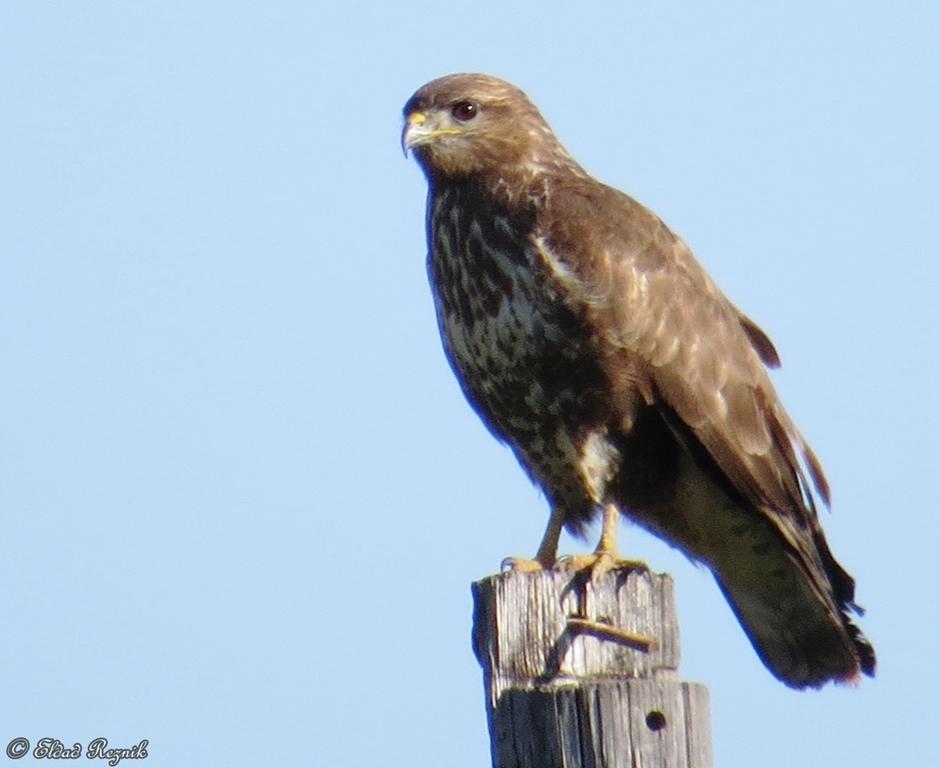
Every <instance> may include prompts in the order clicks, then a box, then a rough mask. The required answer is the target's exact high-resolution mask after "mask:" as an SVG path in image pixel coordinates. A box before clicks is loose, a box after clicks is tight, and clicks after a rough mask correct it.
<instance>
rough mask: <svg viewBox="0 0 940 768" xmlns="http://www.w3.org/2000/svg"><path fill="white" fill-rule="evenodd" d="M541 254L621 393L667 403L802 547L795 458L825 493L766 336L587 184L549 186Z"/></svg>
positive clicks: (641, 212) (701, 275)
mask: <svg viewBox="0 0 940 768" xmlns="http://www.w3.org/2000/svg"><path fill="white" fill-rule="evenodd" d="M542 247H543V252H544V254H545V257H546V258H547V260H548V261H549V262H550V263H549V266H550V267H551V268H552V269H554V271H555V272H556V276H557V277H559V278H561V280H562V282H563V283H564V284H565V288H566V291H567V292H568V296H569V298H570V299H571V300H573V301H574V303H576V304H580V306H581V308H582V311H583V312H584V313H585V316H586V320H587V322H588V325H589V327H591V328H593V329H595V333H597V334H598V335H599V336H600V337H601V338H598V345H599V347H601V348H604V349H606V350H607V351H606V355H607V356H608V357H611V358H612V359H613V358H616V360H615V366H613V367H616V368H618V370H619V375H620V378H621V381H620V382H619V383H618V382H615V384H614V386H615V389H618V388H619V396H622V397H624V398H631V397H632V398H635V397H636V393H637V391H639V392H640V394H641V395H642V397H643V398H645V400H646V401H647V402H648V403H650V404H652V403H655V402H662V403H664V404H665V405H666V406H668V408H669V409H670V410H671V411H672V412H673V413H674V414H675V415H676V417H677V418H678V419H680V420H681V422H682V424H684V425H685V426H686V427H687V428H688V429H689V430H690V431H691V433H692V434H693V435H694V437H695V439H696V440H697V441H698V442H699V443H700V444H701V446H702V447H703V448H704V449H705V450H706V451H707V453H708V454H709V455H710V456H711V458H712V459H713V460H714V462H715V464H716V465H717V467H718V468H719V469H720V471H721V472H722V473H723V474H724V475H725V477H726V478H727V480H728V481H729V482H730V484H731V485H732V486H733V488H734V489H735V491H736V492H737V493H738V494H740V496H742V497H743V498H744V499H745V500H746V501H747V502H749V505H750V506H752V507H753V508H755V509H757V510H760V511H761V512H763V513H764V514H765V515H767V516H768V517H770V518H771V519H772V520H773V521H774V522H775V524H776V525H777V526H778V527H779V528H780V529H781V532H782V533H783V534H784V536H785V537H786V539H787V540H788V541H790V543H791V544H792V545H793V546H794V548H796V549H798V550H801V549H803V547H802V546H800V542H801V540H803V539H804V537H805V531H806V529H807V528H808V527H809V528H811V529H814V530H815V528H816V521H815V512H814V509H813V505H812V498H811V496H812V494H811V488H810V484H809V483H808V482H807V480H806V476H805V473H804V470H803V467H802V466H801V460H800V459H801V458H802V459H803V461H804V462H805V464H806V467H807V469H808V471H809V474H810V477H811V478H812V481H813V484H814V485H815V487H816V490H817V491H818V493H819V494H820V496H821V497H822V498H823V499H825V500H826V501H827V502H828V497H829V490H828V486H827V485H826V481H825V479H824V477H823V474H822V471H821V469H820V467H819V464H818V461H817V460H816V458H815V456H814V455H813V453H812V452H811V451H810V449H809V448H808V446H807V445H806V443H805V441H804V440H803V438H802V436H801V435H800V434H799V432H798V431H797V429H796V427H795V426H794V424H793V422H792V421H791V420H790V418H789V417H788V416H787V414H786V412H785V411H784V410H783V407H782V405H781V404H780V401H779V399H778V397H777V395H776V393H775V391H774V388H773V385H772V384H771V382H770V379H769V377H768V375H767V371H766V369H765V367H764V363H765V362H766V363H767V364H770V365H773V364H775V363H777V362H779V358H778V357H777V354H776V350H775V349H774V347H773V345H772V344H771V342H770V340H769V339H768V338H767V337H766V335H764V333H763V332H762V331H761V330H760V329H759V328H758V327H757V326H756V325H755V324H754V323H753V322H752V321H751V320H750V319H748V318H747V317H746V316H744V315H743V314H742V313H741V312H740V311H739V310H738V309H737V308H736V307H734V305H733V304H731V303H730V302H729V301H728V300H727V299H726V298H725V297H724V295H723V294H722V293H721V292H720V290H719V289H718V288H717V286H716V285H715V284H714V282H713V281H712V280H711V278H710V277H709V276H708V275H707V274H706V273H705V271H704V270H703V269H702V268H701V266H700V265H699V264H698V262H696V261H695V259H694V257H693V256H692V254H691V252H690V251H689V249H688V247H687V246H686V245H685V244H684V243H683V242H682V240H681V239H679V238H678V237H676V236H675V235H674V234H673V233H672V232H671V231H670V230H669V229H668V228H667V227H666V226H665V224H663V222H662V221H661V220H660V219H658V218H657V217H656V216H655V215H654V214H652V213H651V212H650V211H648V210H647V209H646V208H644V207H643V206H641V205H640V204H639V203H637V202H635V201H634V200H632V199H630V198H629V197H627V196H626V195H623V194H622V193H620V192H618V191H616V190H614V189H611V188H609V187H605V186H603V185H600V184H599V183H597V182H592V181H590V180H586V179H565V180H559V183H558V184H557V185H556V186H555V187H552V190H551V197H550V205H549V206H548V208H547V211H546V216H545V218H544V221H543V241H542ZM617 394H618V393H615V395H617ZM801 532H802V535H801Z"/></svg>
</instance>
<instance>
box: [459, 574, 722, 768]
mask: <svg viewBox="0 0 940 768" xmlns="http://www.w3.org/2000/svg"><path fill="white" fill-rule="evenodd" d="M473 595H474V630H473V643H474V651H475V653H476V655H477V658H478V659H479V661H480V664H481V666H482V667H483V672H484V682H485V686H486V704H487V714H488V722H489V727H490V742H491V750H492V757H493V765H494V766H495V767H496V768H556V767H557V768H648V767H652V766H656V767H657V768H711V765H712V756H711V739H710V733H709V716H708V691H707V689H706V688H705V687H704V686H701V685H697V684H694V683H681V682H679V680H678V674H677V668H678V665H679V633H678V627H677V623H676V618H675V608H674V603H673V593H672V580H671V579H670V578H669V577H668V576H666V575H663V574H652V573H650V572H648V571H645V570H626V569H623V570H616V571H612V572H609V573H607V574H604V575H603V576H601V577H599V578H598V579H597V580H590V579H588V578H586V575H585V574H583V573H566V572H563V571H543V572H536V573H516V572H508V573H502V574H499V575H496V576H490V577H488V578H486V579H483V580H482V581H479V582H477V583H475V584H474V585H473ZM570 617H576V618H577V619H580V620H581V621H582V622H588V623H596V624H600V625H601V626H602V627H603V626H610V627H613V628H615V629H617V630H626V631H627V632H628V633H630V634H635V635H641V636H646V637H648V638H649V639H651V640H652V641H653V645H652V646H651V648H650V649H649V650H648V651H643V650H639V649H637V648H636V647H633V646H631V645H630V644H627V643H625V642H618V641H617V640H616V637H615V633H611V634H608V633H605V632H599V633H592V632H585V631H583V630H582V629H572V628H571V627H570V626H569V624H568V619H569V618H570Z"/></svg>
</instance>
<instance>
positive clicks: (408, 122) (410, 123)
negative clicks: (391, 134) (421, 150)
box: [401, 112, 431, 157]
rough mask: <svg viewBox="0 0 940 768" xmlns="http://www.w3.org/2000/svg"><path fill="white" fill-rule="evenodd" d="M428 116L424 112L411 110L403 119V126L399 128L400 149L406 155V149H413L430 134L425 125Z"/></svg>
mask: <svg viewBox="0 0 940 768" xmlns="http://www.w3.org/2000/svg"><path fill="white" fill-rule="evenodd" d="M427 122H428V116H427V115H426V114H424V112H412V113H411V114H410V115H408V117H407V118H406V119H405V127H404V128H402V130H401V151H402V152H403V153H404V155H405V157H408V150H409V149H414V148H415V147H416V146H418V145H419V144H421V143H422V141H423V140H425V139H427V138H428V137H429V135H430V133H431V132H430V131H429V130H428V129H427V128H426V127H425V125H426V124H427Z"/></svg>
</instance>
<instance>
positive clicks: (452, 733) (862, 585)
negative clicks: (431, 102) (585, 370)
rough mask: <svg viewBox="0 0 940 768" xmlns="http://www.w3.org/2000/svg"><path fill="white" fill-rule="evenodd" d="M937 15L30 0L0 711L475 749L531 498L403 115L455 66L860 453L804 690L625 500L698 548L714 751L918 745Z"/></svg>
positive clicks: (10, 724) (204, 752)
mask: <svg viewBox="0 0 940 768" xmlns="http://www.w3.org/2000/svg"><path fill="white" fill-rule="evenodd" d="M575 6H577V9H575ZM938 37H940V6H938V5H937V4H936V3H933V2H929V0H923V1H922V2H900V3H894V4H888V3H866V2H844V3H818V2H794V1H791V2H785V3H784V2H768V3H754V2H687V3H676V2H656V3H653V2H645V3H635V2H612V1H611V2H606V3H592V2H584V3H580V4H574V3H564V4H561V3H536V2H534V1H531V2H524V3H510V2H505V1H504V0H501V1H500V2H494V1H493V0H479V2H475V3H462V4H460V3H458V4H453V3H449V4H448V3H444V4H441V3H428V2H409V3H377V2H373V3H365V4H357V3H347V4H340V3H335V4H332V5H328V6H324V5H323V4H315V3H309V2H272V3H242V2H228V3H222V2H215V3H211V2H185V3H182V2H167V1H164V2H133V3H131V2H94V3H85V2H69V3H63V2H59V3H52V2H39V1H38V0H34V1H31V2H6V3H4V4H3V6H2V8H0V104H2V112H0V254H2V255H0V360H2V366H3V375H2V377H0V398H2V402H3V404H4V407H3V409H2V411H0V413H2V416H0V419H2V421H0V424H2V428H0V434H2V437H0V516H2V517H0V519H2V528H0V530H2V532H3V533H2V536H0V584H2V589H0V616H2V632H0V638H2V639H0V680H2V682H3V685H2V691H3V692H2V694H0V746H5V744H6V743H7V742H8V741H9V740H10V739H13V738H14V737H17V736H25V737H27V738H29V739H31V740H36V739H38V738H40V737H42V736H54V737H58V738H60V739H62V740H63V741H64V742H66V743H67V744H71V743H72V742H74V741H79V742H82V743H87V742H88V741H90V740H91V739H93V738H94V737H96V736H105V737H107V738H109V739H110V740H111V741H112V743H114V744H118V745H120V744H128V745H129V744H133V743H136V742H137V741H138V740H140V739H142V738H147V739H149V740H150V745H151V746H150V754H151V756H150V758H149V759H148V760H147V761H146V762H144V763H141V764H142V765H146V766H148V767H149V766H202V765H225V766H233V767H237V766H257V765H275V764H277V765H297V766H317V767H322V768H334V766H335V767H337V768H339V767H341V766H342V767H345V766H350V767H352V766H361V765H387V766H408V767H409V768H413V766H435V767H436V766H441V765H447V766H454V767H455V768H470V767H471V766H472V767H473V768H479V766H483V765H486V764H488V760H489V753H488V742H487V736H486V726H485V722H484V716H483V691H482V683H481V679H480V674H479V670H478V668H477V665H476V662H475V661H474V659H473V656H472V654H471V650H470V642H469V635H470V589H469V585H470V582H471V581H472V580H474V579H477V578H479V577H482V576H485V575H487V574H489V573H492V572H493V571H495V570H496V569H497V567H498V564H499V562H500V560H501V559H502V558H503V557H504V556H506V555H519V554H528V553H532V552H533V551H534V548H535V547H536V545H537V543H538V540H539V537H540V535H541V532H542V529H543V526H544V523H545V519H546V514H547V510H546V507H545V503H544V501H543V500H542V499H541V498H540V497H539V495H538V493H537V492H536V491H535V490H534V489H533V488H532V487H531V486H530V485H529V484H528V481H527V480H526V479H525V477H524V475H523V473H522V472H521V471H520V470H519V469H518V468H517V467H516V466H515V463H514V461H513V459H512V458H511V456H510V455H509V453H508V451H507V450H506V449H504V448H502V447H500V446H499V445H497V444H496V443H495V442H494V441H493V440H492V439H491V438H490V437H489V435H488V434H486V432H485V431H484V429H483V428H482V427H481V426H480V425H479V423H478V422H477V419H476V416H475V415H474V414H473V413H472V412H471V410H470V409H469V408H468V407H467V406H466V404H465V403H464V402H463V400H462V397H461V395H460V393H459V390H458V388H457V386H456V384H455V383H454V381H453V380H452V377H451V374H450V371H449V370H448V368H447V365H446V364H445V362H444V358H443V355H442V353H441V351H440V345H439V341H438V338H437V330H436V327H435V322H434V317H433V312H432V307H431V300H430V295H429V291H428V287H427V283H426V278H425V270H424V252H425V246H424V225H423V215H424V214H423V207H424V195H425V187H424V181H423V179H422V177H421V175H420V172H419V171H418V169H417V167H416V165H415V164H414V163H413V162H412V161H406V160H404V159H403V158H402V156H401V151H400V148H399V146H398V139H399V130H400V125H401V117H400V109H401V106H402V104H403V103H404V101H405V100H406V99H407V97H408V96H409V95H410V94H411V93H412V92H413V91H414V90H415V89H416V88H417V87H418V86H420V85H421V84H422V83H424V82H425V81H427V80H430V79H431V78H433V77H436V76H439V75H442V74H446V73H449V72H454V71H467V70H470V71H484V72H490V73H493V74H497V75H500V76H503V77H505V78H507V79H510V80H512V81H514V82H516V83H518V84H519V85H520V86H522V87H523V88H524V89H525V90H527V91H528V92H529V94H530V95H531V96H532V98H533V99H534V100H535V101H536V102H537V103H538V104H539V106H540V107H541V109H542V111H543V113H544V114H545V115H546V117H547V118H548V119H549V121H550V122H551V123H552V124H553V125H554V127H555V129H556V131H557V132H558V134H559V135H560V137H561V138H562V140H563V141H564V142H565V143H566V145H567V146H568V148H569V149H570V150H571V151H572V153H573V154H574V155H575V156H576V157H577V158H579V159H580V160H581V162H582V163H583V164H584V165H585V166H586V167H587V168H588V169H590V170H592V171H593V172H594V173H595V174H596V175H598V176H599V177H600V178H602V179H603V180H605V181H607V182H609V183H612V184H614V185H616V186H618V187H620V188H622V189H624V190H625V191H627V192H628V193H630V194H632V195H633V196H634V197H637V198H638V199H640V200H641V201H643V202H644V203H646V204H647V205H649V206H651V207H652V208H653V209H654V210H656V211H657V212H658V213H659V214H660V215H662V216H663V217H664V218H665V220H666V221H667V222H668V223H669V224H670V225H671V226H673V227H674V228H675V229H676V230H677V231H679V232H680V233H681V234H682V235H683V236H684V237H685V238H686V240H687V241H688V242H689V243H690V244H691V245H692V247H693V249H694V250H695V251H696V253H697V255H698V257H699V258H700V259H701V260H702V261H703V262H704V263H705V264H706V266H707V267H708V268H709V270H710V271H711V272H712V274H713V275H714V276H715V277H716V279H717V280H718V282H719V283H720V284H721V285H722V287H723V288H724V289H725V291H726V292H727V293H728V294H729V296H730V297H731V298H732V299H733V300H734V301H735V302H736V303H738V304H739V305H740V306H741V307H742V308H743V309H744V310H745V311H747V312H748V313H749V314H750V315H751V316H753V317H754V318H755V319H756V320H757V321H758V322H759V323H760V324H761V325H762V326H763V327H764V328H765V329H766V330H767V332H768V333H769V334H770V335H771V336H772V338H773V339H774V340H775V342H776V343H777V346H778V348H779V349H780V352H781V354H782V356H783V360H784V369H783V370H782V371H781V372H780V373H779V374H778V375H777V376H776V379H775V380H776V382H777V383H778V386H779V388H780V390H781V392H782V394H783V396H784V399H785V402H786V403H787V405H788V407H789V409H790V411H791V412H792V414H793V415H794V417H795V418H796V420H797V421H798V422H799V424H800V425H801V427H802V429H803V431H804V432H805V434H806V435H807V437H808V438H809V439H810V440H811V442H812V443H813V445H814V447H815V448H816V450H817V452H818V453H819V455H820V457H821V458H822V459H823V462H824V464H825V467H826V470H827V472H828V474H829V478H830V480H831V482H832V485H833V489H834V505H833V513H832V514H831V515H829V514H828V513H826V519H825V524H826V527H827V530H828V532H829V535H830V539H831V542H832V544H833V547H834V549H835V551H836V552H837V554H838V557H839V558H840V559H841V560H842V561H843V562H844V563H845V565H846V566H847V567H848V568H849V570H850V571H851V572H852V573H853V574H854V575H855V576H856V578H857V580H858V583H859V591H858V598H859V600H860V602H861V603H862V604H864V605H865V606H866V607H867V608H868V611H869V612H868V615H867V616H866V617H865V619H864V628H865V630H866V631H867V633H868V634H869V636H870V637H871V638H872V640H873V641H874V643H875V644H876V646H877V648H878V651H879V660H880V669H879V677H878V679H876V680H874V681H871V680H867V679H866V680H865V681H864V682H863V683H862V685H861V686H860V687H858V688H857V689H835V688H830V689H827V690H825V691H823V692H820V693H804V694H798V693H795V692H792V691H790V690H787V689H786V688H784V687H783V686H782V685H780V684H779V683H778V682H776V681H775V680H774V679H773V678H771V676H770V675H769V674H768V673H767V672H766V671H765V670H764V668H763V667H762V666H761V664H760V662H759V661H758V660H757V658H756V656H755V655H754V653H753V652H752V651H751V648H750V646H749V645H748V643H747V641H746V639H745V637H744V635H743V633H742V632H741V631H740V629H739V628H738V626H737V624H736V622H735V620H734V618H733V616H732V614H731V612H730V610H729V609H728V608H727V607H726V605H725V603H724V600H723V599H722V598H721V596H720V594H719V593H718V590H717V588H716V587H715V586H714V584H713V583H712V580H711V578H710V576H709V575H708V574H707V573H706V572H705V571H703V570H700V569H696V568H694V567H693V566H691V565H690V564H688V563H687V562H686V561H685V560H684V559H683V558H682V557H681V556H680V555H678V554H676V553H675V552H673V551H671V550H669V549H668V548H667V547H666V546H664V545H662V544H660V543H659V542H656V541H654V540H653V539H651V538H650V537H649V536H647V535H645V534H642V533H641V532H639V531H637V530H636V529H631V528H629V527H627V528H626V530H624V531H623V532H622V534H621V549H622V550H623V552H624V553H625V554H628V555H630V556H637V557H641V558H645V559H647V560H648V561H649V562H650V563H651V564H652V565H653V566H654V567H655V568H657V569H660V570H668V571H670V572H672V573H673V574H674V576H675V578H676V581H677V595H678V603H679V610H680V621H681V625H682V631H683V652H684V662H683V668H682V674H683V676H684V677H685V678H686V679H689V680H697V681H700V682H703V683H705V684H707V685H708V686H709V688H710V690H711V695H712V707H713V710H712V718H713V732H714V738H715V749H716V755H717V765H719V766H722V767H723V768H736V767H739V766H740V767H742V768H743V767H744V766H753V765H757V764H760V765H761V766H762V768H777V767H779V768H792V766H797V765H798V766H816V765H818V766H831V765H853V766H858V767H859V768H868V767H869V766H872V767H874V766H879V768H880V767H881V766H885V765H916V764H923V761H924V760H925V759H926V758H925V757H924V756H925V755H926V754H934V753H935V751H936V750H935V746H936V745H935V733H934V731H935V730H936V729H935V728H934V727H933V726H932V725H931V723H932V722H935V718H936V688H937V685H938V684H940V676H938V673H937V666H936V661H935V659H936V646H937V637H938V634H940V612H938V609H937V597H936V589H935V584H934V582H935V578H936V551H937V541H938V538H940V523H938V519H940V516H938V513H937V509H936V507H937V500H936V491H935V486H936V476H937V453H938V450H937V442H936V434H937V433H938V429H940V423H938V421H940V420H938V414H937V409H936V407H935V405H934V403H935V402H936V399H937V389H938V383H940V382H938V378H940V377H938V365H937V348H938V342H937V333H938V326H940V323H938V315H940V312H938V300H937V296H938V289H940V268H938V251H940V237H938V227H937V222H938V214H940V151H938V136H940V98H938V85H937V83H938V77H940V56H938V47H937V39H938ZM925 404H926V405H925ZM587 546H588V545H586V544H582V543H577V542H573V541H571V540H568V539H566V540H565V541H563V549H564V550H566V551H572V550H583V549H585V548H586V547H587ZM7 762H9V761H8V760H7V758H6V757H5V756H4V755H3V751H2V749H0V765H4V764H6V763H7ZM33 762H35V761H33V759H32V758H26V759H24V761H23V763H21V764H26V763H33Z"/></svg>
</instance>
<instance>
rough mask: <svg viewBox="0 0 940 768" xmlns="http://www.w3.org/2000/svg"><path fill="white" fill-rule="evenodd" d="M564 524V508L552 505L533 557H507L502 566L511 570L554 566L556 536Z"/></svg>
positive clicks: (556, 549)
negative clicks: (537, 548)
mask: <svg viewBox="0 0 940 768" xmlns="http://www.w3.org/2000/svg"><path fill="white" fill-rule="evenodd" d="M564 525H565V512H564V510H563V509H562V508H561V507H558V506H555V507H552V514H551V516H550V517H549V518H548V525H547V526H546V528H545V535H544V536H542V543H541V544H539V551H538V552H536V553H535V559H534V560H529V559H527V558H524V557H507V558H506V559H505V560H503V563H502V567H503V568H509V569H510V570H512V571H549V570H551V569H552V568H554V567H555V557H556V556H557V553H558V538H559V537H560V536H561V529H562V528H563V527H564Z"/></svg>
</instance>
